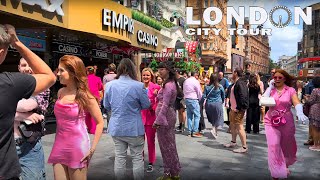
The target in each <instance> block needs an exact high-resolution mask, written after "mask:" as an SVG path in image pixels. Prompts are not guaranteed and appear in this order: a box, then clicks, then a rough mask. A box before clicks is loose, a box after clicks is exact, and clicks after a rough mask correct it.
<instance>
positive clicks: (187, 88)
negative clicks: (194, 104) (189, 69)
mask: <svg viewBox="0 0 320 180" xmlns="http://www.w3.org/2000/svg"><path fill="white" fill-rule="evenodd" d="M183 95H184V98H185V99H198V100H200V99H201V98H202V89H201V86H200V83H199V81H198V80H197V79H196V78H195V77H193V76H191V77H189V78H188V79H186V80H185V81H184V83H183Z"/></svg>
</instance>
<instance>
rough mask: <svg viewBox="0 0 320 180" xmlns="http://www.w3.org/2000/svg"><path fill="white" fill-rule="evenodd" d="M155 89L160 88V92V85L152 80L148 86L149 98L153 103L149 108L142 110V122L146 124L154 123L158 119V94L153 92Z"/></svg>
mask: <svg viewBox="0 0 320 180" xmlns="http://www.w3.org/2000/svg"><path fill="white" fill-rule="evenodd" d="M154 90H158V92H159V90H160V86H159V85H157V84H154V83H152V82H150V83H149V88H148V98H149V100H150V103H151V105H150V108H149V109H145V110H142V111H141V116H142V122H143V124H144V125H153V123H154V121H155V120H156V114H155V110H156V108H157V102H156V98H157V95H155V94H154V93H153V92H154Z"/></svg>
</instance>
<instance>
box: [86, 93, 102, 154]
mask: <svg viewBox="0 0 320 180" xmlns="http://www.w3.org/2000/svg"><path fill="white" fill-rule="evenodd" d="M87 110H88V111H89V113H90V114H91V116H92V117H93V119H94V120H95V121H96V122H97V127H96V132H95V136H94V139H93V142H92V146H91V150H93V151H94V150H95V149H96V147H97V144H98V142H99V140H100V137H101V135H102V131H103V123H104V122H103V118H102V114H101V111H100V108H99V105H98V103H97V101H96V100H95V99H94V98H93V97H92V98H91V99H90V100H89V101H88V104H87Z"/></svg>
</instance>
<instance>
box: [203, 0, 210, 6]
mask: <svg viewBox="0 0 320 180" xmlns="http://www.w3.org/2000/svg"><path fill="white" fill-rule="evenodd" d="M208 6H209V0H204V1H203V7H204V8H207V7H208Z"/></svg>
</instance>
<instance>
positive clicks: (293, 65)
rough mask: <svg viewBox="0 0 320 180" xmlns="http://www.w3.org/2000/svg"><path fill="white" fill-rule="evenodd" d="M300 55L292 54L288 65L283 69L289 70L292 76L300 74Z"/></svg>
mask: <svg viewBox="0 0 320 180" xmlns="http://www.w3.org/2000/svg"><path fill="white" fill-rule="evenodd" d="M297 64H298V56H292V57H291V58H289V59H288V60H287V63H286V67H285V68H284V69H283V70H285V71H287V72H288V73H289V74H290V75H291V76H294V77H296V76H297V75H298V68H297Z"/></svg>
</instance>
